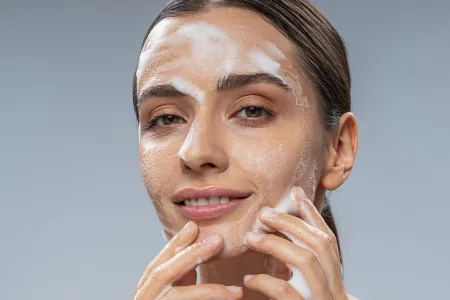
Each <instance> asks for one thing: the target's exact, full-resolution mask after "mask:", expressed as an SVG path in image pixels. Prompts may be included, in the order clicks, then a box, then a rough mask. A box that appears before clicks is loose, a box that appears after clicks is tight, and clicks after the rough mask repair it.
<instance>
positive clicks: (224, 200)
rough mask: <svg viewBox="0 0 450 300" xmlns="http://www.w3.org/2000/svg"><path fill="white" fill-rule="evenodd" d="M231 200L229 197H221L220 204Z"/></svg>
mask: <svg viewBox="0 0 450 300" xmlns="http://www.w3.org/2000/svg"><path fill="white" fill-rule="evenodd" d="M228 202H230V198H227V197H220V204H225V203H228Z"/></svg>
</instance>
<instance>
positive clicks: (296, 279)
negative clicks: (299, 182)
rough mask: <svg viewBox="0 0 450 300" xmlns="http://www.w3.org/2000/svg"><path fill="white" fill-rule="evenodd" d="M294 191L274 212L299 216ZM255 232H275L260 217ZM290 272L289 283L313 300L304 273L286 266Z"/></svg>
mask: <svg viewBox="0 0 450 300" xmlns="http://www.w3.org/2000/svg"><path fill="white" fill-rule="evenodd" d="M294 193H295V192H294V189H291V190H290V191H289V192H288V193H286V194H285V196H284V197H282V199H281V200H280V202H278V203H277V205H276V206H275V207H274V208H272V209H273V210H274V211H276V212H278V213H286V214H290V215H294V216H299V213H298V211H297V200H296V197H295V194H294ZM253 231H256V232H263V233H264V232H266V233H267V232H269V233H270V232H275V230H273V229H270V228H268V227H267V226H265V225H264V224H262V223H261V221H260V220H259V217H258V218H256V221H255V224H254V225H253ZM280 232H281V233H282V234H284V235H285V236H287V237H288V238H289V239H290V240H291V241H292V242H293V243H294V244H296V245H298V246H299V247H302V248H304V249H307V250H309V251H312V250H311V248H309V247H308V246H307V245H305V244H304V243H302V242H300V241H299V240H297V239H295V238H294V237H293V236H292V235H290V234H289V233H287V232H284V231H280ZM286 266H287V267H288V268H289V270H291V272H292V277H291V279H289V280H288V281H287V282H289V284H290V285H291V286H292V287H293V288H294V289H295V290H296V291H297V292H298V293H299V294H300V295H302V297H303V298H304V299H305V300H311V299H312V298H311V297H312V295H311V289H310V288H309V286H308V284H307V282H306V280H305V278H304V277H303V274H302V272H301V271H300V270H299V269H298V268H296V267H295V266H293V265H290V264H287V265H286Z"/></svg>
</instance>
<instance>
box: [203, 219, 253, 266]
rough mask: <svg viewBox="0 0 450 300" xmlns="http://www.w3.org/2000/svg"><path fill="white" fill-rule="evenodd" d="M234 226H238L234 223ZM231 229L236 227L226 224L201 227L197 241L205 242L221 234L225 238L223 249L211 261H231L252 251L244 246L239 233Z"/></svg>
mask: <svg viewBox="0 0 450 300" xmlns="http://www.w3.org/2000/svg"><path fill="white" fill-rule="evenodd" d="M234 225H237V224H236V223H234ZM230 227H231V228H233V227H234V226H233V225H230V226H227V225H225V224H221V225H212V226H208V227H202V226H201V225H200V226H199V230H200V231H199V236H198V238H197V240H200V241H201V240H204V239H206V238H207V237H208V236H210V235H212V234H214V233H219V234H220V235H221V236H222V237H223V242H224V246H223V249H222V250H221V251H220V252H219V253H218V254H216V255H215V256H214V257H212V258H211V259H210V260H209V261H217V260H222V259H230V258H233V257H237V256H240V255H242V254H244V253H246V252H248V251H250V249H249V248H248V247H247V246H246V245H245V244H244V241H243V239H242V238H240V237H239V233H238V231H237V230H236V231H235V230H233V229H230ZM234 229H235V228H234Z"/></svg>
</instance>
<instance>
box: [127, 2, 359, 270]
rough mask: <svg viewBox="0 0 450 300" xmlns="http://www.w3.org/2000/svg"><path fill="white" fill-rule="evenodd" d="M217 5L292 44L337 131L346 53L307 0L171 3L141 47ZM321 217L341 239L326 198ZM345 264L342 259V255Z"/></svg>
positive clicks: (344, 102)
mask: <svg viewBox="0 0 450 300" xmlns="http://www.w3.org/2000/svg"><path fill="white" fill-rule="evenodd" d="M213 6H228V7H237V8H242V9H247V10H250V11H253V12H256V13H258V14H259V15H260V16H262V17H263V18H264V19H265V20H266V21H268V22H269V23H271V24H272V25H273V26H275V28H277V29H278V30H279V31H280V32H281V33H282V34H283V35H284V36H286V37H287V38H288V39H289V40H290V41H291V42H292V44H293V46H294V47H293V48H294V53H295V55H296V57H298V64H299V66H300V67H301V68H303V70H304V71H305V72H306V73H307V74H308V75H309V76H310V78H311V80H312V82H313V84H314V85H315V87H316V88H317V90H318V92H319V95H318V98H319V101H320V107H321V111H322V120H323V121H322V123H323V126H324V129H326V130H333V129H334V128H335V127H336V126H337V124H338V122H339V119H340V117H341V115H343V114H344V113H346V112H349V111H350V108H351V101H350V88H351V78H350V70H349V65H348V60H347V50H346V47H345V44H344V42H343V40H342V38H341V37H340V35H339V33H338V32H337V31H336V30H335V29H334V27H333V26H332V25H331V24H330V23H329V22H328V20H327V19H326V17H325V16H324V15H323V14H322V13H320V12H319V11H318V10H317V8H315V7H314V6H313V5H312V4H311V3H310V2H309V1H306V0H173V1H170V2H169V3H168V4H167V5H166V7H165V8H164V9H163V10H162V11H161V12H160V13H159V14H158V16H157V17H156V19H155V20H154V22H153V23H152V24H151V26H150V28H149V29H148V30H147V33H146V35H145V37H144V40H143V42H142V45H141V48H142V47H143V45H144V43H145V41H146V39H147V36H148V35H149V33H150V32H151V30H152V29H153V27H154V26H155V25H156V24H157V23H158V22H160V21H161V20H163V19H165V18H168V17H179V16H183V15H187V14H193V13H198V12H202V11H205V10H207V9H208V8H209V7H213ZM136 80H137V79H136V72H135V75H134V78H133V105H134V111H135V114H136V118H137V120H139V112H138V106H137V97H138V95H137V90H136V88H137V87H136ZM321 215H322V217H323V218H324V220H325V222H326V223H327V225H328V226H329V227H330V229H331V230H332V231H333V233H334V234H335V236H336V239H337V243H338V247H339V252H341V247H340V243H339V236H338V232H337V228H336V224H335V222H334V218H333V214H332V212H331V207H330V203H329V200H328V198H327V197H325V199H324V204H323V207H322V211H321ZM340 257H341V264H342V262H343V260H342V253H341V255H340Z"/></svg>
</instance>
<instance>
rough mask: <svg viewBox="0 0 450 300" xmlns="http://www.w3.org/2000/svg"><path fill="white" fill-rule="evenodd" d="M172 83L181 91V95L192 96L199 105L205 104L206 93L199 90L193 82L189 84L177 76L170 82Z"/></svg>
mask: <svg viewBox="0 0 450 300" xmlns="http://www.w3.org/2000/svg"><path fill="white" fill-rule="evenodd" d="M170 83H171V84H172V85H173V87H174V88H175V89H176V90H177V91H179V92H180V93H183V94H186V95H188V96H190V97H191V98H194V99H195V100H197V102H198V103H200V104H203V102H204V101H205V100H204V99H205V92H203V91H202V90H201V89H199V88H198V87H197V86H196V85H195V84H193V83H192V82H188V81H186V80H184V79H183V78H181V77H178V76H175V77H172V79H171V80H170Z"/></svg>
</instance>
